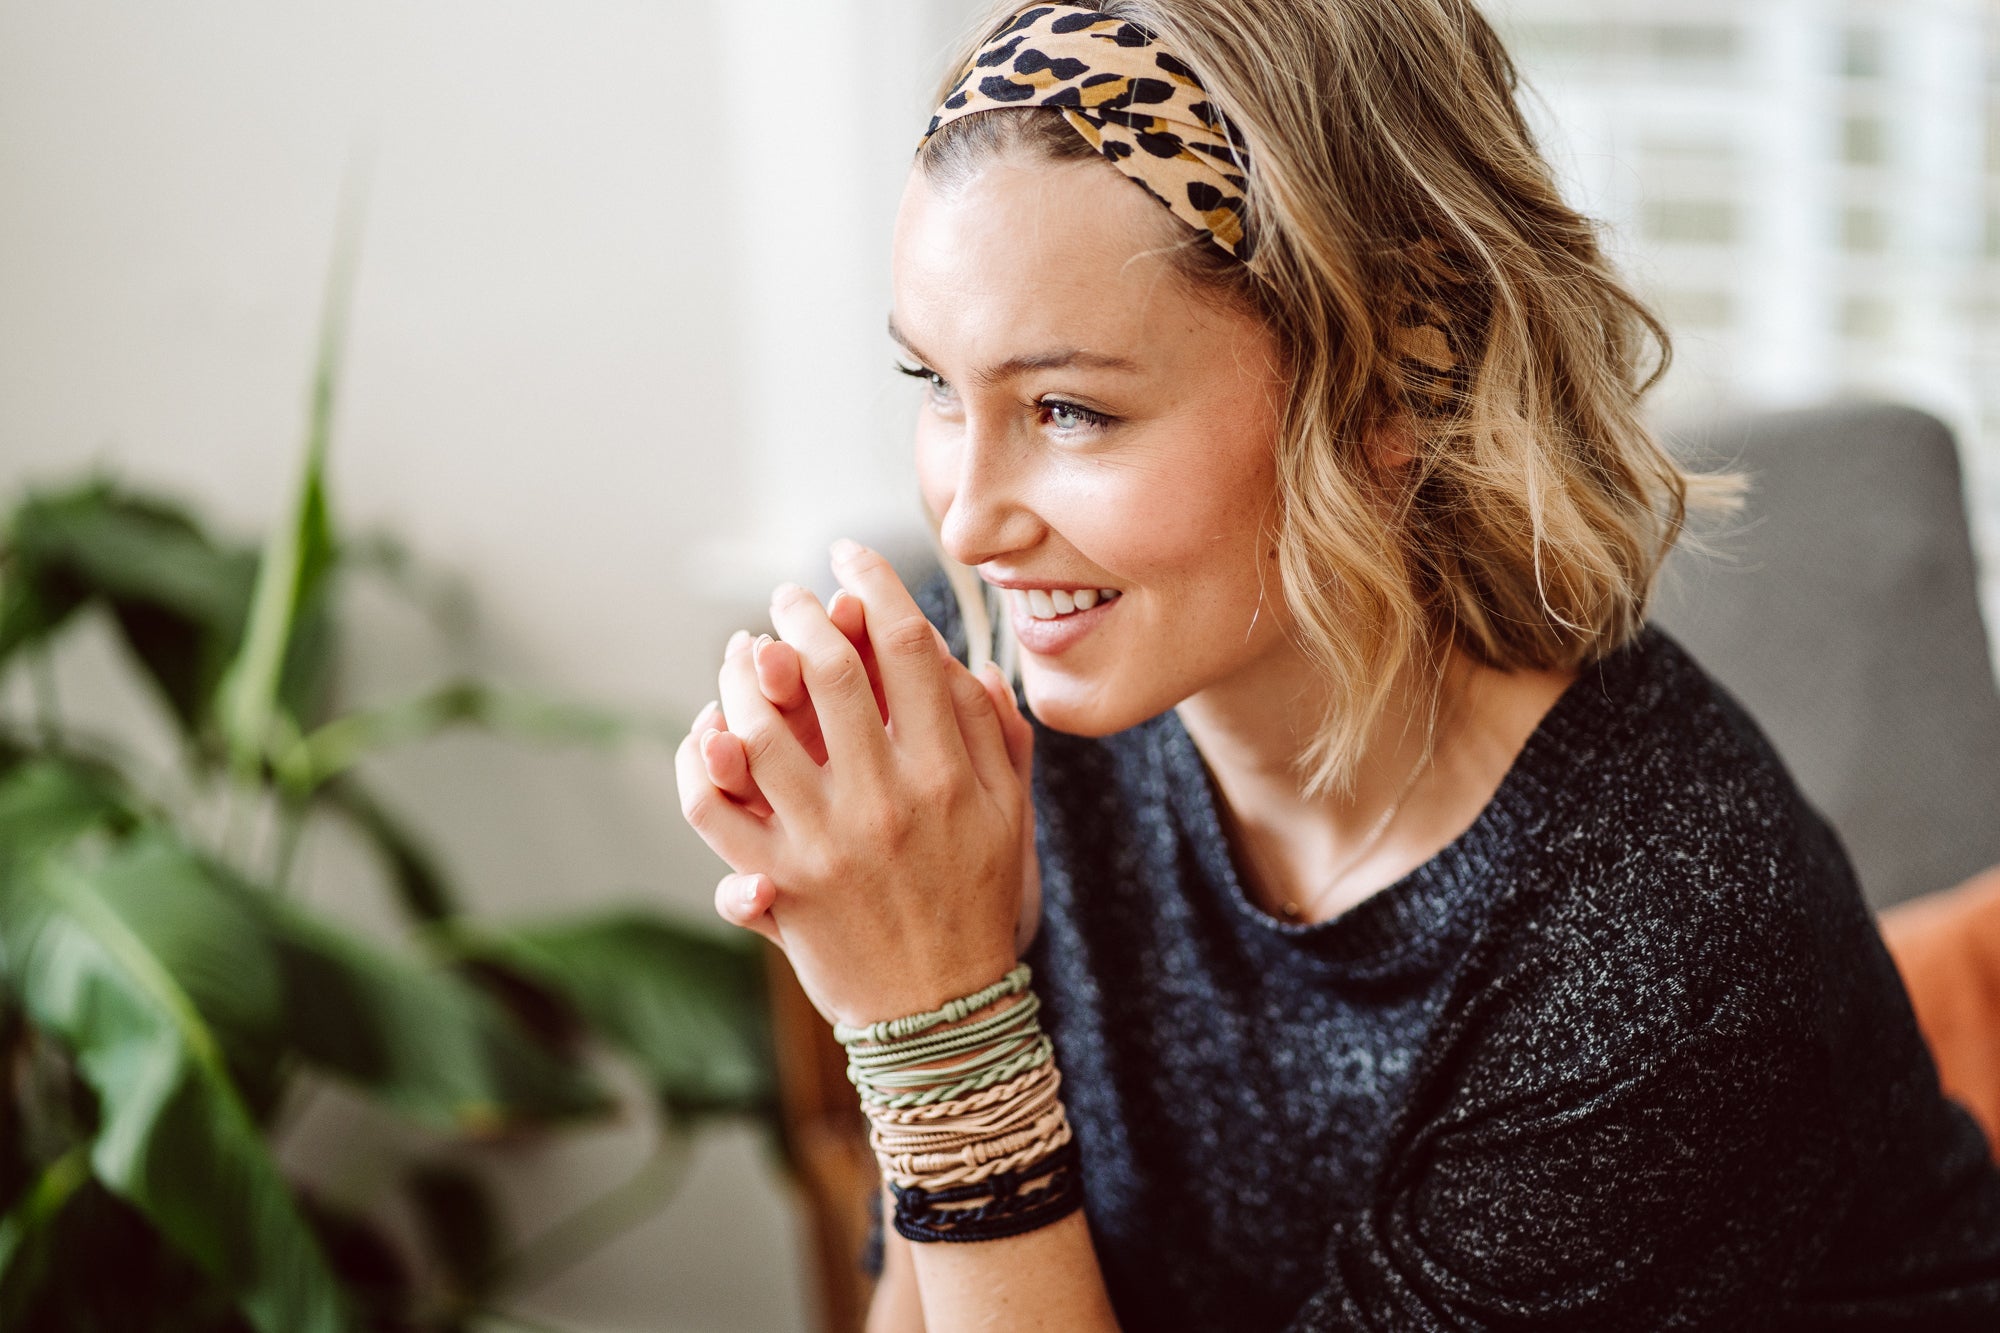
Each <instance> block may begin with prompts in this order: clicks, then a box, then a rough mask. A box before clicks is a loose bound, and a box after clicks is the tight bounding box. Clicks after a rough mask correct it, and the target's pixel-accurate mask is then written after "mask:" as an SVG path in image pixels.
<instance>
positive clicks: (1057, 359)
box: [889, 314, 1141, 388]
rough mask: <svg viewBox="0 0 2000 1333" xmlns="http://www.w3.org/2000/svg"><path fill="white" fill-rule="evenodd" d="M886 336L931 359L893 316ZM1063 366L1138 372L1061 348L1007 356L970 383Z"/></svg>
mask: <svg viewBox="0 0 2000 1333" xmlns="http://www.w3.org/2000/svg"><path fill="white" fill-rule="evenodd" d="M889 336H890V337H891V338H894V339H895V340H896V341H897V342H898V343H899V344H901V345H902V348H903V350H904V351H906V352H908V353H909V354H910V355H911V356H914V357H915V358H917V360H919V361H924V362H929V361H930V360H931V358H930V357H927V356H925V355H924V354H923V353H922V352H920V351H918V350H917V347H916V345H915V344H914V343H912V342H911V341H910V340H909V339H908V338H907V337H905V336H904V335H903V331H902V330H901V329H899V328H897V327H896V317H895V315H893V314H892V315H890V316H889ZM1065 366H1082V367H1086V368H1088V369H1092V370H1122V371H1126V372H1128V373H1131V374H1137V373H1138V372H1139V371H1140V369H1141V367H1140V365H1139V363H1138V362H1136V361H1132V360H1130V359H1128V358H1126V357H1122V356H1113V355H1111V354H1110V353H1109V352H1087V351H1085V350H1083V349H1082V348H1080V347H1064V348H1060V349H1057V350H1055V351H1050V352H1026V353H1023V354H1022V355H1020V356H1010V357H1008V358H1007V359H1006V360H1005V361H1002V362H1000V363H999V364H998V365H993V366H987V367H986V368H985V369H983V370H976V371H974V372H972V382H973V384H975V385H977V386H978V387H980V388H990V387H991V386H993V385H995V384H998V383H1000V382H1001V381H1002V380H1005V379H1009V378H1011V377H1013V376H1015V375H1018V374H1020V373H1021V372H1022V371H1024V370H1060V369H1062V368H1063V367H1065Z"/></svg>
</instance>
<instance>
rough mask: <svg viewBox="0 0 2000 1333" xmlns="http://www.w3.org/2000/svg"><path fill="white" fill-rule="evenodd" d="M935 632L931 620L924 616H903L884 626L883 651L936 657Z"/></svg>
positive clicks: (903, 655)
mask: <svg viewBox="0 0 2000 1333" xmlns="http://www.w3.org/2000/svg"><path fill="white" fill-rule="evenodd" d="M934 634H935V631H934V630H933V629H932V628H931V622H930V621H928V620H926V619H924V618H923V617H922V616H903V617H901V618H900V619H897V620H895V621H892V622H890V623H889V624H888V625H886V626H884V627H883V630H882V637H881V645H882V651H883V652H885V653H893V654H895V655H896V656H898V657H916V658H928V657H934V656H936V654H937V640H936V638H935V637H933V636H934Z"/></svg>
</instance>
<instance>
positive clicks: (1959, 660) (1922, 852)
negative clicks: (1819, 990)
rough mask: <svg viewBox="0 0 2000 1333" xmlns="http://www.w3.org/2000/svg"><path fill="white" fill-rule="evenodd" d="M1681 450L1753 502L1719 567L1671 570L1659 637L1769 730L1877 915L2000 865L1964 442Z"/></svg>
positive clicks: (1923, 431) (1825, 419)
mask: <svg viewBox="0 0 2000 1333" xmlns="http://www.w3.org/2000/svg"><path fill="white" fill-rule="evenodd" d="M1668 434H1669V438H1670V440H1671V441H1672V442H1673V443H1674V445H1675V447H1676V450H1677V452H1679V453H1680V454H1681V455H1682V456H1683V457H1686V458H1690V459H1692V460H1694V461H1696V462H1699V463H1702V464H1704V465H1716V464H1721V465H1733V466H1735V467H1738V468H1741V469H1742V470H1744V471H1746V472H1748V473H1749V474H1750V479H1751V487H1752V489H1751V494H1750V499H1749V507H1748V510H1747V513H1746V514H1745V515H1744V517H1743V519H1742V520H1741V521H1740V522H1737V523H1733V524H1732V525H1731V528H1732V530H1731V531H1729V532H1727V533H1724V534H1720V535H1718V536H1716V537H1715V538H1713V539H1712V544H1713V545H1715V546H1716V547H1718V548H1719V552H1720V555H1721V557H1722V558H1709V557H1705V556H1703V555H1701V554H1699V553H1696V552H1691V551H1677V552H1676V553H1675V554H1674V556H1673V557H1672V558H1671V559H1670V560H1669V562H1668V566H1667V569H1666V571H1665V573H1664V575H1663V578H1662V586H1661V590H1660V598H1659V601H1658V603H1657V611H1656V619H1657V620H1658V621H1659V623H1660V624H1661V625H1662V626H1663V627H1665V628H1666V629H1667V630H1668V632H1669V633H1671V634H1673V635H1674V636H1675V637H1676V638H1678V639H1679V640H1680V641H1681V642H1682V643H1683V644H1685V645H1686V646H1687V648H1688V649H1689V651H1690V652H1692V653H1693V654H1694V655H1695V657H1696V658H1697V659H1698V660H1699V661H1700V662H1701V663H1702V664H1703V666H1705V667H1706V668H1707V669H1708V670H1709V671H1710V673H1711V674H1713V675H1714V676H1716V678H1717V679H1719V680H1720V681H1721V682H1722V683H1723V684H1724V685H1725V686H1727V687H1728V688H1729V689H1730V690H1732V691H1733V692H1734V693H1735V694H1736V695H1737V697H1738V698H1740V699H1741V700H1742V701H1743V703H1744V705H1745V706H1746V707H1747V708H1748V709H1749V711H1750V714H1751V716H1752V717H1754V718H1756V719H1757V721H1758V722H1759V723H1760V724H1761V725H1762V726H1763V727H1764V729H1765V731H1766V732H1767V733H1768V734H1769V735H1770V737H1771V739H1772V741H1773V743H1774V744H1775V745H1776V746H1777V749H1778V752H1779V754H1780V755H1782V756H1783V757H1784V760H1785V762H1786V764H1787V765H1788V766H1789V767H1790V768H1791V770H1792V774H1793V776H1794V777H1795V778H1796V779H1797V781H1798V782H1799V785H1800V786H1801V787H1802V788H1803V789H1804V790H1805V792H1806V794H1807V796H1808V797H1809V798H1811V799H1812V801H1813V802H1814V804H1816V805H1817V806H1818V807H1819V809H1820V810H1821V812H1822V813H1824V814H1825V815H1826V816H1827V818H1828V819H1829V820H1830V821H1831V822H1832V823H1833V825H1834V827H1835V828H1836V829H1837V830H1838V831H1839V833H1840V836H1841V839H1842V841H1843V842H1844V843H1845V844H1846V846H1847V850H1848V854H1849V855H1850V856H1851V857H1852V858H1853V860H1854V864H1855V870H1856V873H1857V874H1858V876H1859V877H1860V880H1861V886H1862V892H1863V893H1864V894H1865V895H1866V897H1867V898H1868V901H1869V903H1870V904H1871V905H1872V906H1873V907H1875V908H1876V909H1877V910H1880V909H1882V908H1884V907H1887V906H1889V905H1891V904H1893V903H1899V902H1902V901H1904V900H1906V899H1909V898H1914V897H1917V896H1918V895H1921V894H1925V893H1929V892H1932V891H1935V890H1939V889H1945V888H1948V887H1951V886H1954V885H1957V884H1959V883H1961V882H1962V881H1965V880H1967V879H1969V878H1970V877H1972V876H1973V875H1974V874H1976V873H1978V872H1980V871H1983V870H1986V869H1987V868H1988V867H1991V866H1994V865H1996V864H2000V689H1996V688H1995V684H1994V674H1993V663H1992V660H1991V657H1990V654H1989V649H1988V643H1987V637H1986V632H1985V630H1984V628H1983V624H1982V621H1981V618H1980V609H1979V597H1978V579H1977V573H1976V569H1977V567H1976V564H1975V561H1974V559H1973V551H1972V543H1971V538H1970V534H1969V529H1968V526H1967V522H1966V511H1965V495H1964V489H1963V486H1962V484H1961V480H1960V469H1959V459H1958V451H1957V448H1956V446H1955V445H1954V443H1953V440H1952V437H1951V434H1950V432H1949V431H1948V430H1947V429H1946V428H1945V426H1944V425H1943V423H1941V422H1939V421H1938V420H1937V419H1936V418H1934V417H1931V416H1927V415H1925V414H1923V413H1921V412H1917V411H1914V410H1911V409H1909V408H1903V407H1891V406H1883V405H1857V406H1839V407H1828V408H1815V409H1810V410H1804V411H1796V412H1784V413H1773V414H1764V415H1756V416H1744V417H1738V418H1735V419H1731V420H1728V421H1725V422H1722V423H1720V424H1714V425H1709V426H1706V427H1704V428H1701V429H1699V430H1682V431H1678V432H1675V431H1671V430H1670V431H1669V432H1668Z"/></svg>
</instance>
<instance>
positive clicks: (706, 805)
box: [674, 732, 770, 866]
mask: <svg viewBox="0 0 2000 1333" xmlns="http://www.w3.org/2000/svg"><path fill="white" fill-rule="evenodd" d="M698 744H699V742H698V740H697V738H696V737H695V735H694V734H693V733H692V732H690V733H689V734H688V735H687V736H685V737H683V738H682V740H681V743H680V747H679V748H678V749H676V750H675V751H674V777H675V778H676V780H677V781H678V783H679V786H680V797H681V816H682V818H684V819H686V820H687V822H688V825H689V827H691V828H693V829H694V831H695V832H696V833H698V834H700V835H701V840H702V841H703V842H705V843H707V844H708V845H709V849H710V850H711V851H713V852H714V853H715V854H716V855H717V856H719V857H721V858H722V859H723V860H724V861H727V862H728V863H729V864H730V865H731V866H737V865H745V864H756V863H759V862H765V861H768V857H767V856H766V849H767V848H768V846H769V843H770V832H769V829H770V825H769V824H767V823H766V822H765V821H764V820H762V819H759V818H758V817H757V816H756V815H754V814H752V813H751V812H750V811H748V810H746V809H745V808H743V807H742V806H740V805H738V804H737V803H736V802H735V801H733V800H731V799H730V798H729V796H728V794H727V793H725V792H724V791H723V790H722V789H721V788H720V787H717V786H716V785H715V784H714V783H713V782H710V781H709V779H708V774H707V772H706V771H705V769H704V767H703V764H702V759H701V755H700V754H699V753H698V750H697V746H698Z"/></svg>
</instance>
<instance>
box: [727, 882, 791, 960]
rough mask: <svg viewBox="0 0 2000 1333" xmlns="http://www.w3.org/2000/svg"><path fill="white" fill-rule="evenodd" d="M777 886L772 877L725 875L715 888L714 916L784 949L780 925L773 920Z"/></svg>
mask: <svg viewBox="0 0 2000 1333" xmlns="http://www.w3.org/2000/svg"><path fill="white" fill-rule="evenodd" d="M777 896H778V886H777V885H775V884H773V883H772V882H771V877H770V876H769V875H763V874H756V875H740V874H729V875H724V876H723V877H722V879H721V880H720V881H719V882H718V883H717V884H716V886H715V913H716V915H717V916H719V917H721V918H722V919H723V920H724V921H727V922H728V923H729V924H730V925H732V926H741V927H743V928H744V929H745V930H754V931H756V932H757V933H758V934H759V935H762V936H763V937H764V938H765V939H767V940H769V941H771V943H773V944H775V945H778V946H779V947H780V948H782V947H784V941H783V940H781V939H779V938H778V924H777V922H775V921H773V920H772V919H771V912H770V908H771V904H772V903H773V902H774V901H775V900H776V898H777Z"/></svg>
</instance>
